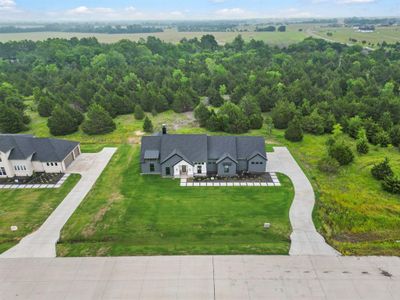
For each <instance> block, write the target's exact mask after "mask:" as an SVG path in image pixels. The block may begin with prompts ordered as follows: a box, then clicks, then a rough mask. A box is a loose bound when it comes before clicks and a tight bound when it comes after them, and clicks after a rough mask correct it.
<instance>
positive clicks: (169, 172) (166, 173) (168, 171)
mask: <svg viewBox="0 0 400 300" xmlns="http://www.w3.org/2000/svg"><path fill="white" fill-rule="evenodd" d="M165 175H167V176H170V175H171V168H170V167H166V168H165Z"/></svg>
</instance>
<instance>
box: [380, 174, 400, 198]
mask: <svg viewBox="0 0 400 300" xmlns="http://www.w3.org/2000/svg"><path fill="white" fill-rule="evenodd" d="M382 188H383V189H384V190H385V191H387V192H389V193H392V194H400V180H399V178H398V177H395V176H386V177H385V178H384V179H383V181H382Z"/></svg>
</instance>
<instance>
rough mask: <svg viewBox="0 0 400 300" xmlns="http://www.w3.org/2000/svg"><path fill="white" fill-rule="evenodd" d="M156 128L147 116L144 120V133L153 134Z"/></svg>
mask: <svg viewBox="0 0 400 300" xmlns="http://www.w3.org/2000/svg"><path fill="white" fill-rule="evenodd" d="M153 130H154V128H153V123H152V122H151V120H150V119H149V118H148V117H147V116H146V117H145V118H144V122H143V131H144V132H148V133H150V132H153Z"/></svg>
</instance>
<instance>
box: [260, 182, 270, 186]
mask: <svg viewBox="0 0 400 300" xmlns="http://www.w3.org/2000/svg"><path fill="white" fill-rule="evenodd" d="M260 185H261V186H268V184H267V183H266V182H261V183H260Z"/></svg>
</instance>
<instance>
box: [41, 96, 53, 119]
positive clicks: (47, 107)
mask: <svg viewBox="0 0 400 300" xmlns="http://www.w3.org/2000/svg"><path fill="white" fill-rule="evenodd" d="M54 106H55V104H54V102H53V101H52V100H50V99H49V98H47V97H41V98H40V100H39V103H38V107H37V109H38V113H39V115H40V116H41V117H50V116H51V113H52V112H53V109H54Z"/></svg>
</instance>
